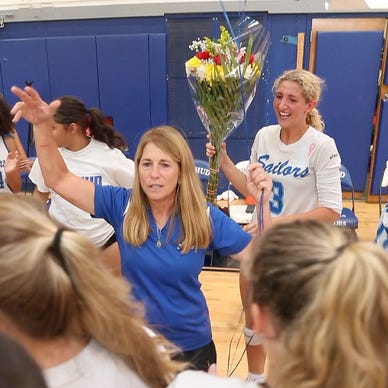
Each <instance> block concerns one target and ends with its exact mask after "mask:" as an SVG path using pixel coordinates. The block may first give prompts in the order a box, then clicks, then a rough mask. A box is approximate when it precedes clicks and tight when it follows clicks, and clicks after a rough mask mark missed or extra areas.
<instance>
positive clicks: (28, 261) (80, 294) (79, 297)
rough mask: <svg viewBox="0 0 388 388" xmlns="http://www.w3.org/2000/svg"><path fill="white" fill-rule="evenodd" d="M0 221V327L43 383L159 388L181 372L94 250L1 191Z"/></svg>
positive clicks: (30, 202) (34, 206)
mask: <svg viewBox="0 0 388 388" xmlns="http://www.w3.org/2000/svg"><path fill="white" fill-rule="evenodd" d="M15 209H17V211H15ZM0 218H1V219H2V227H1V229H0V332H3V333H5V334H7V335H8V336H10V337H13V338H14V339H15V340H17V341H18V342H19V343H20V344H22V345H23V346H24V348H25V349H26V350H27V351H28V353H29V354H30V355H31V356H32V357H33V358H34V360H35V361H36V362H37V364H38V365H39V366H40V368H41V369H42V370H43V373H44V376H45V379H46V382H47V385H48V386H49V387H50V388H55V387H67V388H85V387H94V388H99V387H101V388H106V387H115V388H125V387H136V388H145V387H154V388H161V387H166V386H167V384H168V383H169V382H170V381H171V380H172V378H173V377H174V375H175V374H176V372H178V371H179V370H180V369H181V365H180V364H177V363H175V362H172V361H170V358H169V355H170V354H171V352H175V351H176V349H175V347H173V346H172V345H171V344H170V343H169V342H167V341H166V340H165V339H164V338H163V337H160V336H158V335H155V334H154V333H151V332H150V331H149V329H147V326H146V324H145V321H144V319H143V311H142V308H140V307H139V305H137V304H136V303H135V302H133V301H132V300H131V299H130V298H129V292H130V290H129V286H128V284H127V283H126V282H125V281H124V280H122V279H119V278H117V277H115V276H114V275H113V274H111V273H110V272H108V271H107V270H105V269H104V267H103V265H102V264H101V262H100V261H99V260H98V259H97V258H98V256H99V253H100V252H99V250H98V248H96V247H95V246H94V245H93V244H92V243H91V242H90V241H89V240H88V239H87V238H86V237H84V236H82V235H80V234H78V233H77V232H74V231H70V230H67V229H64V228H63V227H62V226H61V225H59V224H57V223H56V222H54V221H53V220H51V219H50V218H49V216H48V214H46V212H45V210H43V205H42V204H40V203H38V202H35V200H34V199H33V198H32V197H24V196H14V195H12V194H5V193H4V194H1V195H0Z"/></svg>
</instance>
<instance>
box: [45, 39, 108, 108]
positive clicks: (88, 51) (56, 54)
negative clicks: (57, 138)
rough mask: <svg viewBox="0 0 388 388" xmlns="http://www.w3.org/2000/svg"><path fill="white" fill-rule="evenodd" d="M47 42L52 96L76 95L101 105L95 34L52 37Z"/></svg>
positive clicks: (93, 103) (94, 105)
mask: <svg viewBox="0 0 388 388" xmlns="http://www.w3.org/2000/svg"><path fill="white" fill-rule="evenodd" d="M46 42H47V58H48V68H49V74H50V91H51V98H52V99H54V98H57V97H60V96H62V95H74V96H77V97H78V98H80V99H81V100H83V102H84V103H85V105H86V106H87V107H88V108H90V107H99V106H100V102H99V99H98V73H97V70H98V68H97V57H96V39H95V37H94V36H71V37H68V36H66V37H65V36H64V37H51V38H47V41H46ZM80 54H81V55H80Z"/></svg>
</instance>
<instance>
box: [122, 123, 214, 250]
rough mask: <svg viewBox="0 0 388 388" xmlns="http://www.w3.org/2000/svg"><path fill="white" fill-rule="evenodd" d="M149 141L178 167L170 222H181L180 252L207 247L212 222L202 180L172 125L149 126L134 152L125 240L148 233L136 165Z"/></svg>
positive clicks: (138, 239) (141, 241) (136, 243)
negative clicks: (132, 182)
mask: <svg viewBox="0 0 388 388" xmlns="http://www.w3.org/2000/svg"><path fill="white" fill-rule="evenodd" d="M149 143H152V144H154V145H155V146H156V147H158V148H160V149H161V150H162V151H163V152H165V153H167V154H168V155H170V156H171V157H172V159H173V160H175V161H176V162H177V163H178V164H179V167H180V176H179V183H178V186H177V188H176V201H175V208H174V209H173V212H172V215H171V217H172V223H171V224H170V225H173V224H174V222H180V223H181V225H182V235H181V236H180V239H181V241H179V242H180V243H181V246H182V252H183V253H187V252H188V251H189V250H190V249H192V248H207V247H208V246H209V244H210V240H211V225H210V220H209V217H208V214H207V206H206V201H205V199H204V195H203V192H202V188H201V183H200V180H199V178H198V175H197V173H196V171H195V164H194V158H193V155H192V153H191V150H190V147H189V145H188V144H187V141H186V139H185V138H184V137H183V135H182V134H181V133H180V132H179V131H178V130H177V129H175V128H173V127H171V126H167V125H166V126H160V127H156V128H153V129H150V130H148V131H147V132H145V133H144V134H143V136H142V137H141V139H140V142H139V145H138V147H137V151H136V155H135V168H136V174H135V181H134V185H133V190H132V195H131V199H130V203H129V206H128V211H127V213H126V215H125V218H124V224H123V235H124V238H125V240H126V241H128V242H129V243H130V244H132V245H134V246H137V247H138V246H140V245H142V244H144V242H145V241H146V240H147V238H148V236H149V234H150V233H151V227H150V222H149V219H148V212H147V206H148V200H147V196H146V195H145V193H144V191H143V189H142V188H141V186H140V180H139V176H138V173H137V172H138V169H139V163H140V160H141V157H142V155H143V151H144V148H145V146H146V145H147V144H149Z"/></svg>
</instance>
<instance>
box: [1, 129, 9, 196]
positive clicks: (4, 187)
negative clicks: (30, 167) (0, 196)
mask: <svg viewBox="0 0 388 388" xmlns="http://www.w3.org/2000/svg"><path fill="white" fill-rule="evenodd" d="M8 154H9V151H8V148H7V145H6V144H5V140H4V136H1V137H0V192H1V191H3V192H8V193H11V192H12V190H11V189H10V188H9V187H8V185H7V178H6V176H5V170H4V166H5V160H6V159H7V157H8Z"/></svg>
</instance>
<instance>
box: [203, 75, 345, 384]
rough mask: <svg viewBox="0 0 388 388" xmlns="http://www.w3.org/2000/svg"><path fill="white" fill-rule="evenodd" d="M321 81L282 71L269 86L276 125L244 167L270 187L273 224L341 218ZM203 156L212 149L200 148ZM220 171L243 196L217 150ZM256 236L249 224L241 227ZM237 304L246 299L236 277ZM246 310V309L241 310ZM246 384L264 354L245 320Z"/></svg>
mask: <svg viewBox="0 0 388 388" xmlns="http://www.w3.org/2000/svg"><path fill="white" fill-rule="evenodd" d="M323 85H324V81H323V80H322V79H321V78H319V77H318V76H317V75H315V74H313V73H311V72H309V71H307V70H287V71H285V72H284V73H283V74H281V75H280V76H279V77H278V78H277V79H276V80H275V82H274V85H273V95H274V98H273V110H274V112H275V114H276V117H277V121H278V122H277V124H274V125H269V126H266V127H263V128H261V129H260V130H259V131H258V132H257V134H256V137H255V139H254V142H253V144H252V148H251V155H250V163H254V162H256V163H259V164H260V165H261V166H262V168H263V169H264V171H265V172H266V173H267V174H268V175H269V176H270V177H271V179H272V181H273V189H272V197H271V201H270V209H271V215H272V218H273V223H278V222H288V221H293V220H302V219H304V220H305V219H315V220H320V221H323V222H327V223H332V222H334V221H335V220H336V219H337V218H338V217H339V215H340V214H341V209H342V193H341V182H340V166H341V158H340V155H339V153H338V150H337V146H336V144H335V141H334V139H333V138H331V137H329V136H328V135H327V134H325V133H323V129H324V122H323V120H322V117H321V115H320V113H319V111H318V109H317V106H318V104H319V101H320V97H321V93H322V88H323ZM206 150H207V154H208V155H209V156H211V155H212V154H214V147H213V146H212V145H211V144H210V143H208V144H207V145H206ZM221 169H222V171H223V172H224V174H225V175H226V177H227V178H228V179H229V180H230V181H231V182H232V184H233V185H234V186H235V187H236V188H237V190H238V191H240V192H241V193H243V194H245V195H248V194H249V193H248V192H247V189H246V179H247V178H246V173H244V172H241V171H239V170H238V169H237V168H236V167H235V165H234V163H233V161H232V160H231V159H230V158H229V156H228V154H227V152H226V146H225V147H224V148H223V152H222V156H221ZM246 230H248V231H249V232H250V233H255V232H256V231H257V224H256V222H255V218H254V219H253V222H252V223H251V224H249V225H247V226H246ZM240 281H241V300H242V302H243V305H244V307H245V306H246V305H247V304H248V303H247V301H249V297H248V296H247V295H246V291H247V289H248V285H247V280H246V279H245V278H244V277H243V276H241V278H240ZM247 310H249V307H248V308H247ZM246 326H247V327H246V329H245V338H246V342H247V358H248V369H249V373H248V380H249V381H260V373H261V372H262V370H263V364H264V354H263V351H262V348H261V346H260V338H258V337H257V336H255V334H254V332H253V330H252V327H251V322H250V317H249V313H248V314H246Z"/></svg>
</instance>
